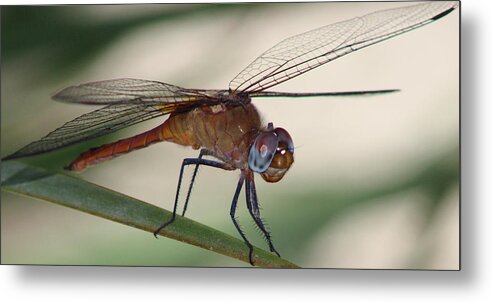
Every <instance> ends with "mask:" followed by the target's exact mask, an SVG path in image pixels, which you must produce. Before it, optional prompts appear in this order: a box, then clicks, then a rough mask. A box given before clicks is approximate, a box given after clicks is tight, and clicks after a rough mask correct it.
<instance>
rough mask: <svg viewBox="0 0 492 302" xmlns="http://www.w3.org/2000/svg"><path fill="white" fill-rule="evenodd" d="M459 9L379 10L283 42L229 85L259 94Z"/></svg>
mask: <svg viewBox="0 0 492 302" xmlns="http://www.w3.org/2000/svg"><path fill="white" fill-rule="evenodd" d="M458 6H459V2H458V1H432V2H426V3H423V4H417V5H412V6H405V7H397V8H392V9H386V10H381V11H377V12H374V13H371V14H368V15H365V16H363V17H359V18H354V19H350V20H346V21H342V22H338V23H334V24H331V25H327V26H324V27H321V28H318V29H315V30H312V31H309V32H306V33H303V34H299V35H296V36H293V37H290V38H287V39H285V40H283V41H282V42H280V43H278V44H277V45H275V46H274V47H272V48H270V49H269V50H267V51H266V52H265V53H263V54H262V55H261V56H260V57H258V58H257V59H255V60H254V61H253V62H252V63H251V64H250V65H248V66H247V67H246V68H245V69H244V70H242V71H241V72H240V73H239V74H238V75H237V76H236V77H235V78H234V79H232V80H231V82H230V83H229V88H230V89H231V90H232V91H241V92H249V93H253V92H260V91H264V90H266V89H268V88H271V87H273V86H276V85H278V84H280V83H283V82H285V81H287V80H290V79H292V78H294V77H296V76H299V75H301V74H303V73H305V72H307V71H310V70H312V69H314V68H317V67H319V66H321V65H324V64H326V63H328V62H330V61H333V60H335V59H337V58H340V57H342V56H345V55H347V54H349V53H352V52H354V51H357V50H359V49H362V48H365V47H367V46H370V45H373V44H376V43H379V42H382V41H385V40H387V39H390V38H393V37H396V36H398V35H401V34H403V33H406V32H408V31H411V30H413V29H416V28H419V27H421V26H424V25H426V24H429V23H432V22H434V21H436V20H438V19H441V18H442V17H444V16H446V15H448V14H449V13H451V12H452V11H453V10H455V9H456V8H457V7H458Z"/></svg>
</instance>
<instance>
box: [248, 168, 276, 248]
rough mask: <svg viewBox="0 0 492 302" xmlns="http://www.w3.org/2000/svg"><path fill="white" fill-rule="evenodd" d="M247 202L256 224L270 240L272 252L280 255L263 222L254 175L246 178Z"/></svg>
mask: <svg viewBox="0 0 492 302" xmlns="http://www.w3.org/2000/svg"><path fill="white" fill-rule="evenodd" d="M246 204H247V206H248V211H249V213H250V214H251V217H253V220H254V221H255V223H256V225H257V226H258V227H259V228H260V230H261V231H262V232H263V235H264V236H265V239H266V241H267V242H268V247H269V248H270V252H272V253H275V254H276V255H277V256H279V257H280V254H279V253H278V252H277V250H276V249H275V247H274V246H273V242H272V238H271V235H270V232H268V230H267V228H266V227H265V225H264V224H263V221H262V220H261V217H260V207H259V206H258V197H257V195H256V187H255V181H254V179H253V177H251V178H250V179H246Z"/></svg>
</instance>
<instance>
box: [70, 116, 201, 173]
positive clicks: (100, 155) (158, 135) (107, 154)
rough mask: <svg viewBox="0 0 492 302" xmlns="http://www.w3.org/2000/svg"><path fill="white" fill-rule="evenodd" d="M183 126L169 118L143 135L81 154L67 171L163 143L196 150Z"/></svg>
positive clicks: (81, 168) (80, 169)
mask: <svg viewBox="0 0 492 302" xmlns="http://www.w3.org/2000/svg"><path fill="white" fill-rule="evenodd" d="M178 120H179V119H178ZM182 125H184V123H179V122H178V123H176V121H175V120H174V119H173V118H169V119H168V120H167V121H165V122H164V123H163V124H161V125H159V126H157V127H155V128H154V129H151V130H149V131H147V132H144V133H142V134H138V135H135V136H132V137H129V138H125V139H122V140H119V141H117V142H114V143H109V144H105V145H102V146H99V147H96V148H93V149H90V150H88V151H86V152H84V153H82V154H80V155H79V156H78V157H77V158H76V159H75V160H74V161H72V162H71V163H70V164H69V165H68V166H67V167H66V169H68V170H72V171H82V170H84V169H85V168H87V167H89V166H91V165H95V164H98V163H100V162H102V161H106V160H110V159H112V158H115V157H117V156H119V155H122V154H125V153H128V152H131V151H133V150H137V149H141V148H145V147H147V146H149V145H150V144H153V143H157V142H161V141H170V142H173V143H176V144H180V145H191V146H193V147H194V148H198V146H195V145H196V144H195V143H194V142H193V141H192V139H191V136H190V135H189V133H188V132H189V131H187V130H186V129H184V128H183V127H182Z"/></svg>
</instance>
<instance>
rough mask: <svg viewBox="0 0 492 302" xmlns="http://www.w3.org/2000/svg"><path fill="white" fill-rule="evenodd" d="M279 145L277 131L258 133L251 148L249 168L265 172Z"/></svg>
mask: <svg viewBox="0 0 492 302" xmlns="http://www.w3.org/2000/svg"><path fill="white" fill-rule="evenodd" d="M277 146H278V137H277V134H276V133H273V132H267V133H262V134H260V135H258V136H257V137H256V139H255V142H254V143H253V145H251V149H250V150H249V157H248V165H249V168H250V169H251V170H253V171H254V172H257V173H262V172H265V171H266V169H268V167H269V166H270V163H271V162H272V159H273V156H274V155H275V152H276V151H277Z"/></svg>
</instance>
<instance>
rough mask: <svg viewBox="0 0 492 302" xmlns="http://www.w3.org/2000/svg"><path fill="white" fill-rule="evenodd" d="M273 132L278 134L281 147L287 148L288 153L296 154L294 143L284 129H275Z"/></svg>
mask: <svg viewBox="0 0 492 302" xmlns="http://www.w3.org/2000/svg"><path fill="white" fill-rule="evenodd" d="M273 132H275V133H276V134H277V137H278V142H279V145H283V146H285V147H286V148H287V151H289V152H290V153H292V154H294V143H293V142H292V138H291V137H290V134H289V133H288V132H287V130H285V129H284V128H275V130H274V131H273Z"/></svg>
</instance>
